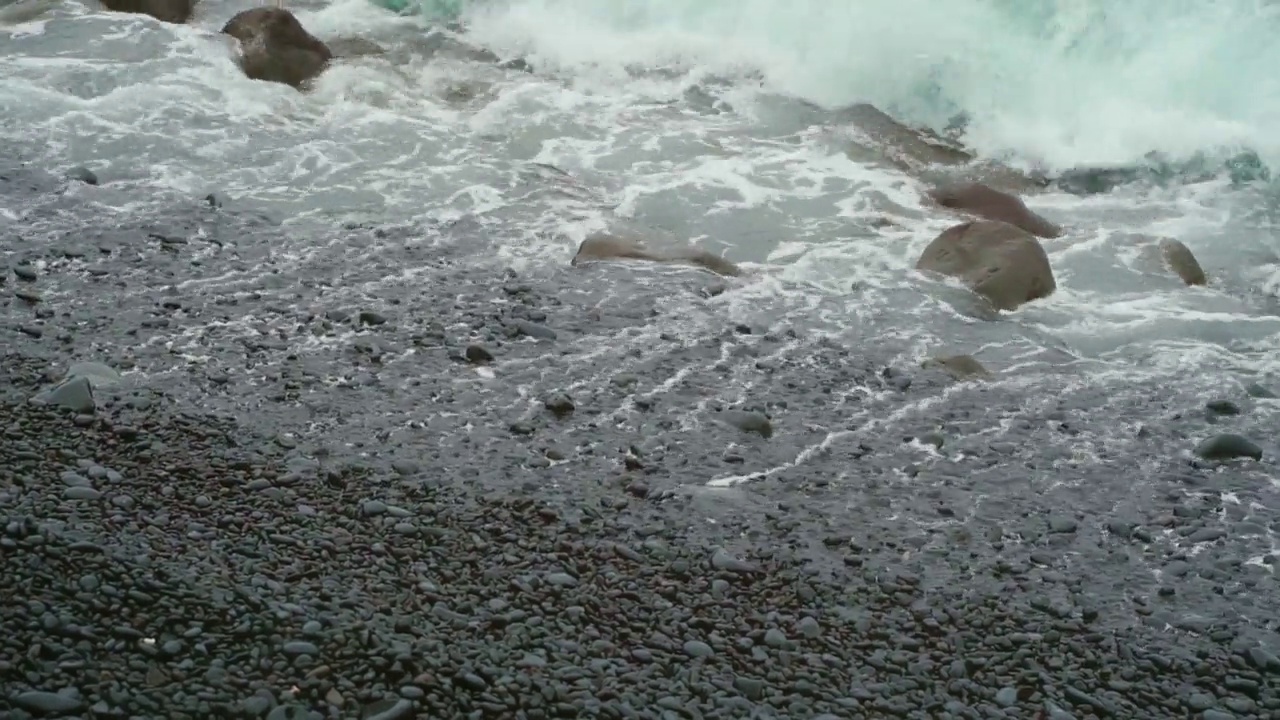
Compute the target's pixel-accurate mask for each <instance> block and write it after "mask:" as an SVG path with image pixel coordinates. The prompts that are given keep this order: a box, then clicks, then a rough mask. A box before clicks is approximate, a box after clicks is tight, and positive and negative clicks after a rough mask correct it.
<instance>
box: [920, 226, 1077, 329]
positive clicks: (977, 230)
mask: <svg viewBox="0 0 1280 720" xmlns="http://www.w3.org/2000/svg"><path fill="white" fill-rule="evenodd" d="M916 269H918V270H925V271H930V272H936V273H940V274H942V275H947V276H949V277H954V278H959V279H960V280H962V281H964V283H965V284H966V285H968V286H969V287H970V288H971V289H972V290H973V291H974V292H976V293H978V294H979V295H982V296H983V297H985V298H987V299H988V300H989V301H991V304H992V305H994V306H995V307H996V308H998V309H1000V310H1015V309H1017V308H1018V307H1019V306H1020V305H1022V304H1023V303H1027V302H1030V301H1032V300H1038V299H1040V298H1043V297H1048V296H1049V295H1051V294H1053V291H1054V290H1056V289H1057V283H1056V282H1055V281H1054V279H1053V268H1051V267H1050V266H1049V256H1048V255H1046V254H1045V251H1044V248H1043V247H1041V246H1040V242H1039V241H1038V240H1036V239H1035V238H1034V237H1032V236H1031V235H1030V234H1029V233H1027V232H1025V231H1024V230H1022V229H1021V228H1017V227H1014V226H1013V225H1010V224H1009V223H1004V222H993V221H990V220H975V221H973V222H967V223H964V224H963V225H956V226H955V227H952V228H948V229H947V230H945V231H944V232H943V233H942V234H941V235H939V236H938V237H937V238H935V239H934V241H933V242H931V243H929V246H928V247H926V248H925V249H924V252H923V253H921V255H920V260H919V261H917V262H916Z"/></svg>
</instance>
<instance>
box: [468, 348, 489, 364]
mask: <svg viewBox="0 0 1280 720" xmlns="http://www.w3.org/2000/svg"><path fill="white" fill-rule="evenodd" d="M463 356H464V357H465V358H466V359H467V362H469V363H474V364H476V365H479V364H481V363H488V362H493V353H491V352H489V351H488V349H486V348H485V347H484V346H482V345H468V346H467V348H466V350H464V351H463Z"/></svg>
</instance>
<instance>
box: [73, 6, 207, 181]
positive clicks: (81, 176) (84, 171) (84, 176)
mask: <svg viewBox="0 0 1280 720" xmlns="http://www.w3.org/2000/svg"><path fill="white" fill-rule="evenodd" d="M112 1H113V2H118V3H125V4H137V5H144V4H148V3H155V2H163V1H164V0H112ZM185 2H188V0H177V1H176V2H174V4H175V5H182V4H183V3H185ZM190 2H192V3H194V0H190ZM103 4H104V5H105V4H106V3H105V2H104V3H103ZM121 12H131V11H121ZM132 12H143V13H144V14H147V15H152V14H151V13H149V12H145V11H132ZM152 17H157V16H155V15H152ZM160 19H161V20H163V19H164V18H160ZM174 22H186V21H185V20H183V21H174ZM66 177H67V179H68V180H76V181H79V182H82V183H84V184H85V185H97V184H98V176H97V175H95V174H94V172H93V171H92V170H90V169H89V168H87V167H84V166H78V167H73V168H71V169H70V170H68V171H67V175H66Z"/></svg>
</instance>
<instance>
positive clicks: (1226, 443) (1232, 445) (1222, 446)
mask: <svg viewBox="0 0 1280 720" xmlns="http://www.w3.org/2000/svg"><path fill="white" fill-rule="evenodd" d="M1196 455H1199V456H1200V457H1202V458H1204V459H1205V460H1230V459H1233V458H1240V457H1248V458H1253V459H1254V460H1261V459H1262V448H1260V447H1258V446H1257V445H1256V444H1254V443H1253V441H1251V440H1249V439H1248V438H1246V437H1244V436H1241V435H1236V434H1233V433H1224V434H1222V435H1214V436H1213V437H1210V438H1207V439H1205V440H1204V441H1203V442H1201V443H1200V444H1199V445H1197V446H1196Z"/></svg>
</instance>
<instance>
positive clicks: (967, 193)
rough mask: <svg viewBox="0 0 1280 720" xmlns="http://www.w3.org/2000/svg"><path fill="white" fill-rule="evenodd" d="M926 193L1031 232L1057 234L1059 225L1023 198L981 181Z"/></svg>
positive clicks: (948, 204)
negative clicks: (1033, 209) (1034, 210)
mask: <svg viewBox="0 0 1280 720" xmlns="http://www.w3.org/2000/svg"><path fill="white" fill-rule="evenodd" d="M929 197H931V198H933V199H934V201H935V202H937V203H938V204H939V205H941V206H943V207H945V208H951V209H952V210H960V211H962V212H966V213H969V214H971V215H977V216H978V217H980V218H983V219H985V220H999V221H1001V222H1006V223H1009V224H1010V225H1016V226H1017V227H1020V228H1022V229H1023V230H1026V231H1027V232H1029V233H1031V234H1032V235H1039V236H1040V237H1043V238H1056V237H1059V236H1060V235H1062V228H1060V227H1058V226H1057V225H1054V224H1053V223H1051V222H1049V221H1048V220H1045V219H1044V218H1042V217H1040V216H1039V215H1037V214H1036V213H1034V212H1032V211H1031V210H1030V209H1029V208H1028V207H1027V205H1026V203H1024V202H1022V200H1021V199H1020V198H1019V197H1018V196H1016V195H1012V194H1010V193H1007V192H1003V191H1000V190H996V189H995V188H993V187H991V186H989V185H985V184H983V183H965V184H961V185H950V186H946V187H940V188H936V189H934V190H932V191H930V192H929Z"/></svg>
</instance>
